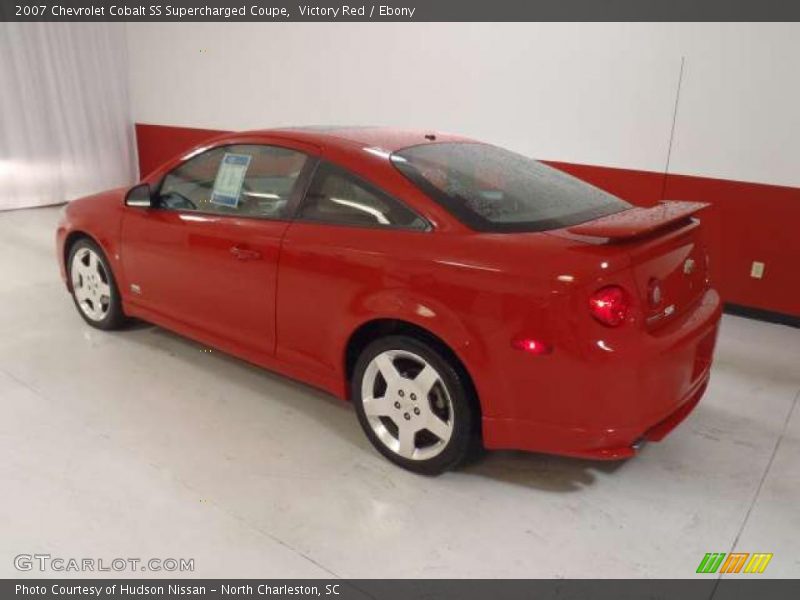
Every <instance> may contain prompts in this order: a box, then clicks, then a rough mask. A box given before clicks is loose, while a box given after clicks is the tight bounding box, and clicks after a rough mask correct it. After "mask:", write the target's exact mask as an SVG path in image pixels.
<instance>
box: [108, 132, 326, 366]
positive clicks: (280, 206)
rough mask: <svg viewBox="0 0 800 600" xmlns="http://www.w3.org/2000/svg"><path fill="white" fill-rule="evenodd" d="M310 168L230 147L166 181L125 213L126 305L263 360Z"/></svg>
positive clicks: (260, 149)
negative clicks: (292, 215) (290, 230)
mask: <svg viewBox="0 0 800 600" xmlns="http://www.w3.org/2000/svg"><path fill="white" fill-rule="evenodd" d="M311 162H312V160H311V159H309V157H308V155H307V154H305V153H303V152H300V151H298V150H294V149H289V148H285V147H278V146H270V145H258V144H239V145H227V146H220V147H216V148H212V149H210V150H207V151H205V152H203V153H202V154H200V155H198V156H195V157H192V158H190V159H189V160H187V161H185V162H184V163H182V164H180V165H179V166H178V167H176V168H175V169H173V170H172V171H170V172H169V173H167V174H166V175H165V176H164V177H163V179H162V180H161V182H160V184H159V185H158V187H157V189H156V191H155V199H154V206H153V207H152V208H136V207H126V209H125V215H124V218H123V223H122V235H121V238H122V257H121V259H122V263H123V269H124V272H125V275H126V281H127V283H128V285H129V286H130V289H129V290H128V292H129V293H128V297H129V298H130V302H131V303H133V304H135V305H137V307H139V308H141V309H144V310H145V311H149V312H152V313H153V314H154V315H155V316H156V317H161V318H162V319H163V318H166V319H169V320H172V321H175V322H177V323H179V324H182V325H183V326H184V329H185V328H186V326H188V327H189V328H190V329H191V330H192V331H193V332H195V333H196V334H197V336H196V337H199V338H200V339H211V340H221V341H223V342H225V343H226V344H233V345H235V346H236V347H239V348H242V349H246V350H249V351H256V352H261V353H268V354H271V353H273V352H274V347H275V286H276V280H277V267H278V256H279V253H280V245H281V239H282V237H283V234H284V232H285V230H286V227H287V225H288V221H287V220H286V218H287V215H288V211H289V206H290V205H291V203H292V200H293V197H294V194H295V193H296V189H297V188H298V181H300V180H301V174H302V173H303V172H304V169H307V168H308V167H309V166H310V163H311Z"/></svg>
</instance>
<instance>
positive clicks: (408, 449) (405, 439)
mask: <svg viewBox="0 0 800 600" xmlns="http://www.w3.org/2000/svg"><path fill="white" fill-rule="evenodd" d="M415 434H416V431H415V430H414V428H413V427H411V426H410V425H407V424H406V423H402V424H398V426H397V442H398V444H397V453H398V454H399V455H400V456H402V457H403V458H411V457H412V456H413V454H414V435H415Z"/></svg>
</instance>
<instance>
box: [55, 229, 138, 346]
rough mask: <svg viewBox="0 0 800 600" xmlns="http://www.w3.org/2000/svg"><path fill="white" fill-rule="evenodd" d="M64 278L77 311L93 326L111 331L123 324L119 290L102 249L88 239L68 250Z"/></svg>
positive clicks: (81, 240) (82, 239)
mask: <svg viewBox="0 0 800 600" xmlns="http://www.w3.org/2000/svg"><path fill="white" fill-rule="evenodd" d="M67 277H69V282H70V286H69V287H70V291H71V293H72V300H73V301H74V302H75V307H76V308H77V309H78V314H80V316H81V317H83V320H84V321H86V322H87V323H88V324H89V325H91V326H92V327H95V328H97V329H102V330H104V331H110V330H113V329H119V328H120V327H122V326H123V325H124V324H125V321H126V318H125V314H124V313H123V312H122V303H121V301H120V295H119V289H118V288H117V282H116V280H115V279H114V273H113V272H112V270H111V267H110V265H109V262H108V258H107V257H106V255H105V253H104V252H103V250H102V249H101V248H100V246H98V245H97V244H96V243H95V242H93V241H92V240H90V239H88V238H81V239H79V240H78V241H77V242H75V243H74V244H73V245H72V246H71V247H70V249H69V256H68V258H67Z"/></svg>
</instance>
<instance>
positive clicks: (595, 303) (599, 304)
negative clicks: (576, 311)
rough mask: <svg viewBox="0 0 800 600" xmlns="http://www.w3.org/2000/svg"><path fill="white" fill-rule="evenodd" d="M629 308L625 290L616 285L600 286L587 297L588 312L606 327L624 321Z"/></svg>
mask: <svg viewBox="0 0 800 600" xmlns="http://www.w3.org/2000/svg"><path fill="white" fill-rule="evenodd" d="M629 309H630V299H629V297H628V294H627V292H626V291H625V290H624V289H622V288H621V287H620V286H618V285H608V286H606V287H604V288H600V289H599V290H597V291H596V292H595V293H594V294H592V295H591V297H590V298H589V312H591V313H592V316H593V317H594V318H595V319H597V320H598V321H600V322H601V323H602V324H603V325H607V326H608V327H618V326H619V325H622V323H624V322H625V318H626V317H627V316H628V310H629Z"/></svg>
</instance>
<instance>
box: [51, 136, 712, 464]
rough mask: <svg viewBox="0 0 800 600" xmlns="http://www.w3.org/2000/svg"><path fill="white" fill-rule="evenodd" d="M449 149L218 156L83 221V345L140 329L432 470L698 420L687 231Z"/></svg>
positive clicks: (695, 297)
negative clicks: (207, 356) (343, 419)
mask: <svg viewBox="0 0 800 600" xmlns="http://www.w3.org/2000/svg"><path fill="white" fill-rule="evenodd" d="M704 206H705V205H703V204H699V203H690V202H665V203H661V204H659V205H658V206H655V207H651V208H634V207H632V206H631V205H629V204H627V203H626V202H624V201H622V200H620V199H618V198H616V197H614V196H611V195H609V194H607V193H605V192H603V191H601V190H599V189H596V188H594V187H591V186H589V185H587V184H585V183H583V182H581V181H579V180H577V179H575V178H573V177H570V176H568V175H566V174H564V173H562V172H560V171H557V170H555V169H552V168H550V167H548V166H545V165H543V164H541V163H539V162H536V161H533V160H530V159H527V158H524V157H522V156H519V155H517V154H514V153H512V152H509V151H506V150H503V149H500V148H497V147H495V146H491V145H487V144H483V143H479V142H474V141H471V140H468V139H465V138H461V137H456V136H452V135H442V134H438V133H437V134H430V133H426V132H417V131H401V130H393V129H380V128H308V129H303V128H299V129H283V130H269V131H255V132H248V133H241V134H230V135H224V136H221V137H218V138H216V139H214V140H212V141H211V142H209V143H208V144H206V145H204V146H202V147H198V148H195V149H194V150H192V151H191V152H189V153H188V154H186V155H185V156H183V157H181V158H178V159H176V160H173V161H171V162H169V163H168V164H165V165H164V166H162V167H161V168H159V169H158V170H156V171H155V172H154V173H152V174H150V175H149V176H148V177H147V178H145V179H144V180H143V182H142V183H140V184H138V185H136V186H134V187H133V188H131V189H118V190H113V191H110V192H106V193H103V194H99V195H96V196H92V197H88V198H83V199H81V200H78V201H75V202H72V203H70V204H69V205H68V206H67V208H66V209H65V212H64V217H63V221H62V222H61V223H60V225H59V227H58V233H57V241H58V256H59V260H60V263H61V270H62V276H63V278H64V280H65V282H66V284H67V287H68V289H69V291H70V292H71V293H72V295H73V297H74V300H75V305H76V306H77V308H78V311H79V313H80V314H81V316H82V317H83V318H84V319H85V320H86V322H87V323H88V324H89V325H92V326H93V327H97V328H99V329H114V328H117V327H119V326H121V325H122V324H123V322H124V321H125V319H126V318H127V317H138V318H140V319H144V320H146V321H150V322H152V323H156V324H158V325H161V326H163V327H165V328H167V329H171V330H174V331H176V332H178V333H180V334H182V335H185V336H188V337H191V338H194V339H196V340H198V341H201V342H203V343H206V344H209V345H211V346H214V347H216V348H219V349H221V350H223V351H225V352H229V353H231V354H234V355H236V356H239V357H241V358H243V359H245V360H247V361H250V362H253V363H255V364H258V365H261V366H263V367H266V368H268V369H272V370H274V371H278V372H280V373H283V374H285V375H288V376H290V377H293V378H296V379H299V380H302V381H305V382H308V383H310V384H312V385H314V386H317V387H320V388H323V389H325V390H327V391H329V392H331V393H333V394H335V395H337V396H338V397H340V398H342V399H346V398H349V399H350V400H351V401H352V402H353V404H354V405H355V408H356V412H357V414H358V418H359V421H360V422H361V426H362V427H363V428H364V431H365V432H366V434H367V436H368V437H369V439H370V441H371V442H372V443H373V444H374V445H375V447H376V448H377V449H378V451H380V452H381V453H382V454H383V455H384V456H386V457H387V458H388V459H389V460H391V461H393V462H395V463H397V464H398V465H400V466H402V467H405V468H407V469H410V470H413V471H418V472H422V473H438V472H441V471H443V470H445V469H448V468H452V467H454V466H456V465H458V464H459V463H460V462H461V461H463V460H464V459H465V457H466V456H467V455H468V454H469V453H470V451H471V449H473V448H474V447H477V446H479V445H480V444H482V445H483V446H484V447H486V448H516V449H523V450H530V451H539V452H550V453H557V454H565V455H571V456H579V457H588V458H597V459H620V458H626V457H630V456H632V455H633V454H634V453H635V451H636V449H637V448H638V447H639V445H640V443H641V442H643V441H644V440H659V439H661V438H662V437H663V436H664V435H666V434H667V433H668V432H669V431H670V430H671V429H672V428H674V427H675V426H676V425H677V424H678V423H679V422H680V421H681V420H682V419H683V418H684V417H685V416H686V415H687V414H688V413H689V412H690V411H691V410H692V409H693V408H694V406H695V405H696V404H697V402H698V401H699V399H700V397H701V396H702V394H703V392H704V390H705V388H706V385H707V383H708V379H709V370H710V365H711V358H712V353H713V349H714V343H715V339H716V333H717V326H718V323H719V318H720V312H721V308H720V300H719V296H718V295H717V293H716V292H715V291H714V290H713V289H712V288H711V287H710V285H709V279H708V261H707V256H706V250H705V247H704V245H703V243H702V240H701V237H700V235H699V221H698V219H697V218H696V216H695V213H697V211H699V210H700V209H702V208H703V207H704Z"/></svg>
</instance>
